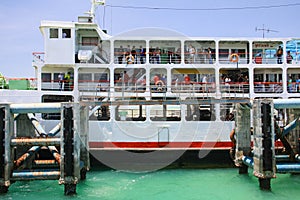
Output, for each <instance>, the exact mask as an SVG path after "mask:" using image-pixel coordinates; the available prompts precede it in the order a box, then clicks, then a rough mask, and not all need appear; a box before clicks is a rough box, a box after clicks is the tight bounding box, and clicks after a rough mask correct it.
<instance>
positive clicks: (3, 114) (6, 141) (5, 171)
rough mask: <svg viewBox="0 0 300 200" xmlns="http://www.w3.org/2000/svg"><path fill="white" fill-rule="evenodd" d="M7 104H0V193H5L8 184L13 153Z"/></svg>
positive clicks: (10, 122) (10, 117) (12, 124)
mask: <svg viewBox="0 0 300 200" xmlns="http://www.w3.org/2000/svg"><path fill="white" fill-rule="evenodd" d="M9 110H10V107H9V104H2V105H0V141H2V142H1V143H0V193H6V192H7V191H8V187H9V186H10V184H11V182H10V176H11V173H12V166H13V162H12V160H13V154H12V148H11V146H10V140H11V138H12V135H13V130H14V123H13V121H14V120H13V114H11V113H10V112H9Z"/></svg>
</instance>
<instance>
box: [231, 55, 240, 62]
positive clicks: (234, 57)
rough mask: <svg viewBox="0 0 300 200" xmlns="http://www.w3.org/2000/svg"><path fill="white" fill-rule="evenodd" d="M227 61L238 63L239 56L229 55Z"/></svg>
mask: <svg viewBox="0 0 300 200" xmlns="http://www.w3.org/2000/svg"><path fill="white" fill-rule="evenodd" d="M229 61H230V62H233V63H236V62H238V61H239V55H238V54H237V53H233V54H231V55H230V57H229Z"/></svg>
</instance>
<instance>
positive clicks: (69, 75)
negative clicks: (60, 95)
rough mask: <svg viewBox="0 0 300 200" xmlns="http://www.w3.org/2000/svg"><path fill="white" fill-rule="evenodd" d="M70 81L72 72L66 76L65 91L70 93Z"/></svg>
mask: <svg viewBox="0 0 300 200" xmlns="http://www.w3.org/2000/svg"><path fill="white" fill-rule="evenodd" d="M70 81H71V72H68V73H67V74H65V76H64V90H65V91H70V90H71V88H70Z"/></svg>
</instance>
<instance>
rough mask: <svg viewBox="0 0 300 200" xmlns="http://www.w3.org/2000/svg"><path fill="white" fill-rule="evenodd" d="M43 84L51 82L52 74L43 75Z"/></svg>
mask: <svg viewBox="0 0 300 200" xmlns="http://www.w3.org/2000/svg"><path fill="white" fill-rule="evenodd" d="M42 82H51V73H42Z"/></svg>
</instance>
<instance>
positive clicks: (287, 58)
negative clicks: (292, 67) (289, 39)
mask: <svg viewBox="0 0 300 200" xmlns="http://www.w3.org/2000/svg"><path fill="white" fill-rule="evenodd" d="M292 61H293V56H292V55H291V52H290V51H288V52H287V55H286V63H287V64H292Z"/></svg>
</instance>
